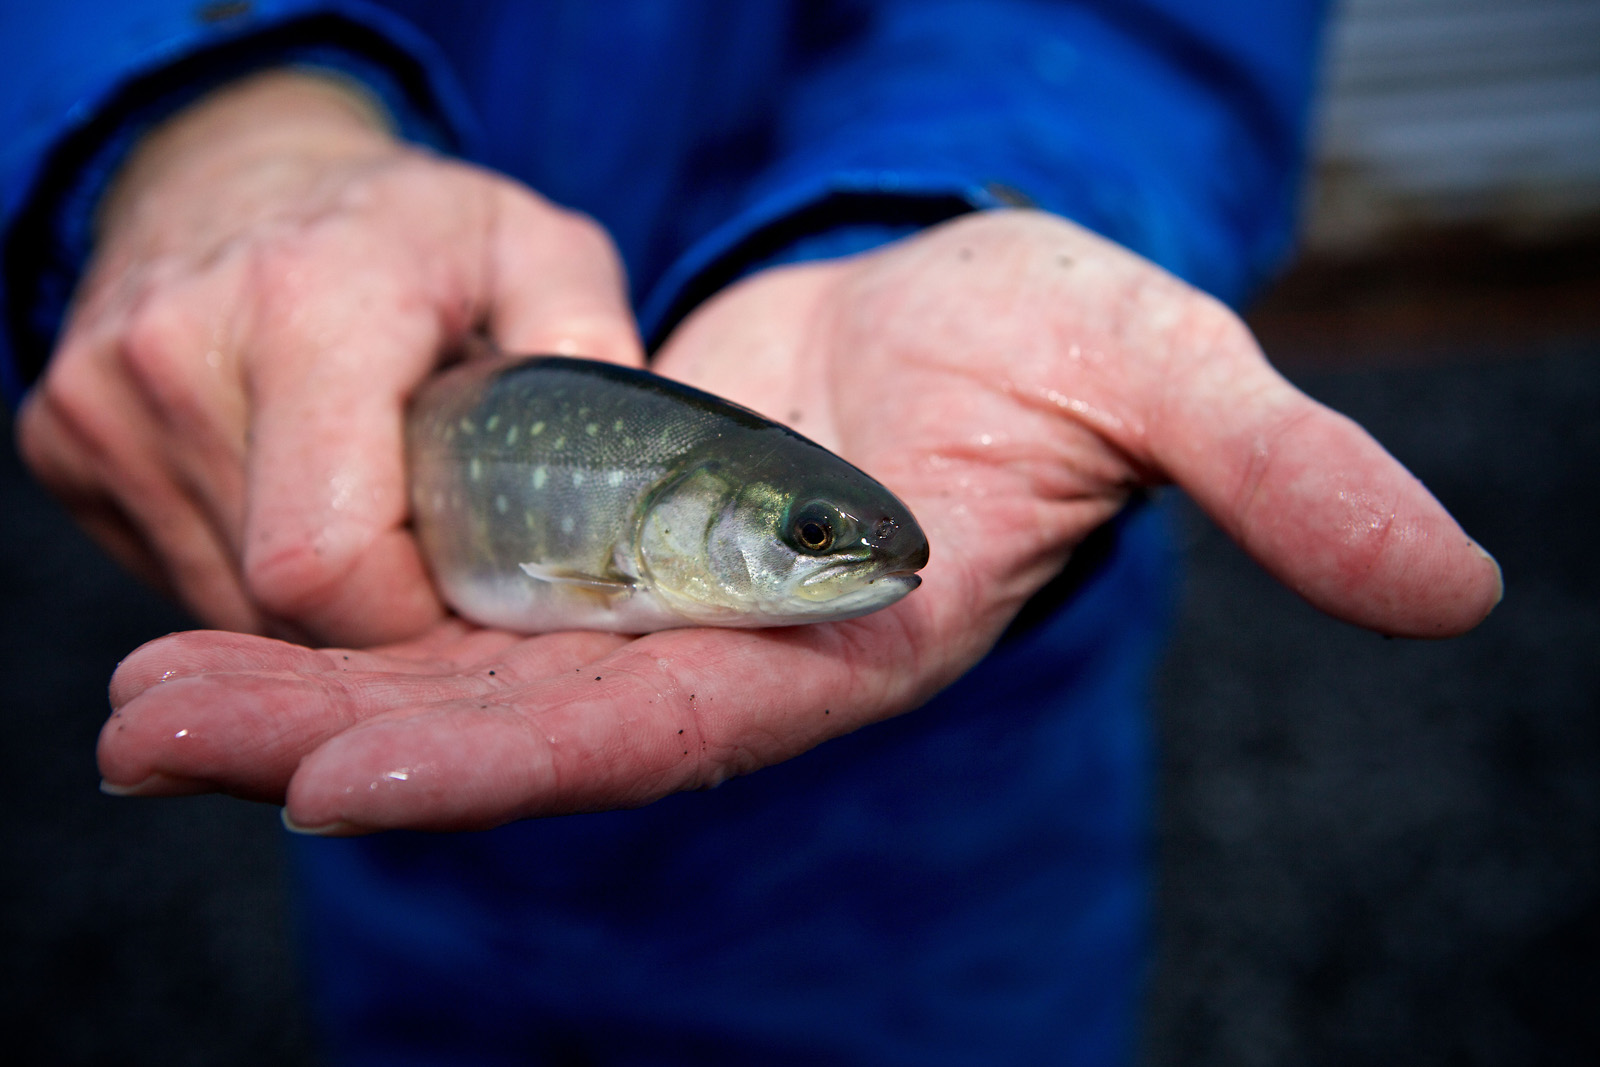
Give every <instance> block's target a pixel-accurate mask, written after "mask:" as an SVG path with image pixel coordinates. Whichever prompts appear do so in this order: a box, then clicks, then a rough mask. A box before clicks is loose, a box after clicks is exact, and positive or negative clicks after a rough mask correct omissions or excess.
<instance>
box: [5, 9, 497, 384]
mask: <svg viewBox="0 0 1600 1067" xmlns="http://www.w3.org/2000/svg"><path fill="white" fill-rule="evenodd" d="M3 21H4V26H3V32H0V392H3V393H4V395H5V396H6V397H7V399H9V400H11V401H13V402H15V401H16V400H17V399H18V398H19V397H20V395H21V392H22V390H23V389H24V388H25V387H26V385H27V384H28V383H29V382H30V381H31V380H32V379H33V378H34V377H36V376H37V374H38V372H39V370H40V369H41V368H42V367H43V366H44V362H45V360H46V359H47V358H48V356H49V352H50V349H51V348H52V347H53V345H54V342H55V335H56V332H57V331H58V329H59V327H60V323H61V320H62V318H63V316H64V314H65V311H66V307H67V303H68V301H69V300H70V298H71V294H72V290H73V288H74V287H75V285H76V283H77V280H78V275H79V273H80V272H81V271H82V268H83V265H84V262H85V260H86V259H87V256H88V252H89V248H90V243H91V237H92V234H91V227H92V219H93V208H94V204H95V202H96V200H97V198H98V196H99V194H100V192H101V191H103V187H104V185H105V183H106V182H107V181H108V180H109V178H110V175H111V173H112V172H113V171H114V170H115V168H116V167H117V165H118V164H119V163H120V162H121V160H122V158H123V157H124V155H125V154H126V152H127V150H128V149H129V147H130V146H131V145H132V143H133V142H134V141H135V140H136V139H137V138H138V137H139V135H140V134H142V133H143V132H144V131H145V130H147V129H149V127H150V126H151V125H153V124H154V123H156V122H158V121H159V120H160V119H161V118H163V117H165V116H166V115H168V114H170V113H172V112H173V111H174V110H176V109H177V108H179V107H181V106H183V105H184V104H185V103H187V102H189V101H191V100H193V99H195V98H196V97H197V96H199V95H200V94H201V93H203V92H205V91H206V90H208V89H210V88H212V87H214V86H216V85H218V84H220V83H221V82H223V81H226V80H228V79H230V78H235V77H238V76H240V75H241V74H244V73H248V72H249V71H251V70H254V69H262V68H266V67H269V66H284V65H305V66H310V67H315V68H318V69H322V70H327V71H335V72H339V73H341V74H343V75H345V76H348V77H351V78H354V79H357V80H359V81H360V82H361V83H363V84H364V85H365V86H366V87H367V88H368V89H369V90H371V91H372V92H373V93H375V94H376V96H377V98H378V100H379V102H380V103H381V104H383V105H384V106H385V107H386V109H387V110H388V111H389V113H390V114H391V115H392V116H394V118H395V120H396V123H397V125H398V126H399V128H400V132H401V133H402V134H403V135H404V136H407V137H409V138H411V139H413V140H416V141H418V142H423V143H428V144H432V145H435V146H437V147H440V148H444V149H454V148H457V147H459V146H460V145H461V144H462V143H463V142H464V141H467V140H470V139H471V138H472V136H473V135H474V128H473V123H472V120H471V118H470V117H469V116H470V111H469V108H468V107H467V106H466V104H465V101H464V100H463V99H462V97H461V94H460V93H459V91H458V90H457V89H456V88H455V86H454V85H453V83H452V82H451V81H450V80H449V78H448V74H447V64H445V63H444V62H442V61H441V59H440V58H439V56H438V54H437V51H436V49H434V47H433V46H432V44H431V43H430V42H429V41H428V40H427V39H426V38H425V37H423V36H421V35H420V34H418V33H416V32H415V31H414V30H412V29H411V28H410V27H409V26H407V25H406V24H405V23H404V22H403V21H402V20H400V19H397V18H395V17H393V16H392V15H390V14H389V13H388V12H387V11H386V10H385V9H384V8H382V7H379V6H375V5H372V4H366V3H360V2H343V0H334V2H328V0H318V2H313V0H233V2H230V0H222V2H216V3H209V4H206V3H199V4H197V3H194V2H185V0H122V2H111V0H77V2H71V0H66V2H62V3H56V4H27V5H23V4H17V5H12V6H10V7H8V9H7V11H6V13H5V16H4V20H3Z"/></svg>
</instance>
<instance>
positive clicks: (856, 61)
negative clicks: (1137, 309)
mask: <svg viewBox="0 0 1600 1067" xmlns="http://www.w3.org/2000/svg"><path fill="white" fill-rule="evenodd" d="M1321 6H1322V5H1321V3H1319V2H1318V0H1299V2H1294V0H1276V2H1273V3H1267V4H1261V3H1255V2H1249V0H1121V2H1119V0H1061V2H1057V3H1049V2H1043V0H1039V2H1024V0H1014V2H1012V0H986V2H981V3H980V2H976V0H967V2H953V0H879V2H876V3H871V2H865V0H861V2H847V0H832V2H811V3H802V2H800V0H772V2H766V3H762V2H751V0H673V2H668V0H610V2H604V0H594V2H591V3H577V2H568V3H561V2H549V3H533V2H528V3H514V2H511V0H483V2H477V3H472V2H457V3H452V4H445V3H437V2H429V0H388V2H385V3H360V2H355V0H349V2H347V0H219V2H213V3H197V2H195V0H184V2H178V0H116V2H114V0H99V2H96V0H77V2H59V3H55V4H48V5H46V4H34V5H26V6H23V5H11V6H10V7H9V8H8V10H7V11H6V13H5V14H4V15H0V60H3V65H0V72H3V73H0V79H3V80H4V92H0V241H3V245H0V381H3V383H4V385H5V387H6V390H7V392H8V393H9V394H10V395H11V396H12V397H13V398H15V397H16V396H17V395H19V391H20V390H21V389H23V388H25V386H26V384H27V383H28V382H29V381H31V380H32V378H33V377H35V376H36V375H37V373H38V370H39V368H40V367H41V366H42V365H43V362H44V360H45V359H46V358H47V356H48V352H49V349H50V345H51V343H52V340H53V338H54V335H55V333H56V331H57V330H58V328H59V324H60V318H61V315H62V312H63V308H64V307H65V303H66V300H67V299H68V297H69V296H70V293H71V290H72V286H73V285H74V284H75V281H76V277H77V274H78V272H79V271H80V270H81V267H82V264H83V261H84V257H85V255H86V253H87V251H88V234H89V227H88V219H89V217H90V212H91V210H92V207H93V204H94V202H95V199H96V197H97V196H98V194H99V192H100V190H101V189H102V188H103V187H104V184H105V182H106V180H107V177H108V175H109V174H110V173H112V171H113V170H114V169H115V167H116V165H117V163H118V161H119V160H120V159H121V158H122V156H123V154H124V153H125V152H126V150H127V148H128V146H129V145H130V144H131V143H132V142H133V140H135V139H136V138H137V136H138V135H139V133H140V132H141V131H143V130H144V129H147V128H148V127H149V125H150V124H152V123H154V122H156V121H159V119H160V118H161V117H162V116H164V115H165V114H168V113H170V111H171V110H173V109H174V108H176V107H179V106H182V104H183V103H185V102H187V101H188V100H190V99H193V98H194V96H195V95H197V94H198V93H200V92H203V91H204V90H205V88H207V87H208V86H210V85H214V84H216V83H218V82H220V81H222V80H225V79H227V78H229V77H234V76H237V75H238V74H239V73H241V72H243V71H246V70H249V69H252V68H258V67H263V66H272V65H279V64H284V63H298V64H308V65H312V66H319V67H327V68H332V69H337V70H341V71H344V72H346V73H348V74H350V75H353V76H355V77H358V78H360V79H362V80H363V81H364V82H366V83H367V84H368V85H369V86H370V87H371V88H372V89H373V90H374V91H375V92H377V93H378V94H379V96H380V97H381V98H382V99H383V100H384V101H385V103H386V104H387V105H388V107H389V109H390V110H391V112H393V113H394V115H395V116H396V117H397V119H398V121H399V124H400V127H401V129H402V132H403V133H404V134H405V135H406V136H408V137H411V138H413V139H415V140H418V141H422V142H425V143H429V144H432V145H434V146H436V147H438V148H440V149H441V150H445V151H450V152H456V153H460V154H462V155H464V156H467V157H469V158H472V159H475V160H477V161H480V162H482V163H485V164H487V165H489V166H492V167H495V168H498V169H500V170H503V171H505V172H507V173H509V174H511V175H513V176H515V177H517V178H519V179H521V180H523V181H524V182H526V183H528V184H529V185H531V186H533V187H535V188H537V189H538V190H539V191H541V192H542V193H544V194H546V195H547V196H549V197H551V198H552V199H554V200H556V201H558V202H561V203H564V204H567V205H569V206H573V207H576V208H580V209H582V210H584V211H586V212H588V213H589V214H591V215H593V216H594V217H595V218H596V219H598V220H599V221H600V222H601V223H602V224H604V225H605V226H606V228H607V229H608V230H609V231H610V232H611V234H612V236H613V237H614V239H615V240H616V242H617V244H618V245H619V247H620V249H621V251H622V255H623V258H624V260H625V262H626V264H627V267H628V271H629V276H630V279H631V283H632V286H633V291H634V293H635V296H636V300H637V309H638V312H639V315H640V319H641V323H642V325H643V327H644V330H645V332H646V335H647V337H651V338H659V337H660V336H662V335H663V334H664V332H665V331H667V330H668V329H670V328H671V326H672V324H673V323H674V322H675V321H676V320H677V319H679V318H681V317H682V315H684V314H685V313H686V312H687V311H688V310H690V309H691V308H692V307H693V306H694V305H695V303H696V302H698V301H699V300H702V299H704V298H705V297H706V296H707V295H708V294H710V293H712V292H715V291H716V289H717V288H718V287H720V286H721V285H723V284H725V283H726V282H727V281H729V280H730V279H732V278H735V277H737V276H739V275H740V274H741V273H743V272H746V271H748V270H751V269H753V268H755V267H758V266H761V265H763V264H767V263H772V262H775V261H779V260H783V259H790V258H797V257H814V256H818V255H826V254H830V253H835V252H843V251H850V250H856V249H859V248H862V247H866V246H870V245H872V244H874V243H877V242H881V241H883V240H886V239H889V238H892V237H894V236H896V235H899V234H902V233H905V232H908V231H909V230H911V229H914V228H916V227H919V226H923V225H927V224H930V223H934V222H937V221H940V220H942V219H944V218H948V217H950V216H953V215H955V214H959V213H961V212H964V211H968V210H973V209H981V208H983V207H987V206H993V205H997V204H1004V203H1015V202H1023V201H1025V202H1031V203H1034V204H1037V205H1039V206H1041V207H1044V208H1046V209H1049V210H1052V211H1055V212H1057V213H1059V214H1062V215H1065V216H1068V217H1071V218H1074V219H1076V220H1078V221H1079V222H1082V223H1084V224H1085V225H1087V226H1089V227H1091V228H1093V229H1096V230H1098V231H1100V232H1101V233H1104V234H1106V235H1108V236H1110V237H1111V238H1113V239H1115V240H1117V241H1119V242H1121V243H1123V244H1125V245H1127V246H1129V247H1131V248H1133V249H1134V250H1135V251H1138V252H1140V253H1142V254H1143V255H1145V256H1147V257H1149V258H1151V259H1153V260H1154V261H1156V262H1157V263H1160V264H1162V265H1163V266H1165V267H1167V268H1168V269H1170V270H1172V271H1174V272H1175V273H1177V274H1179V275H1180V276H1183V277H1185V278H1187V279H1188V280H1190V281H1191V282H1193V283H1195V284H1197V285H1199V286H1201V287H1202V288H1205V289H1208V290H1210V291H1211V292H1213V293H1215V294H1217V295H1219V296H1221V297H1222V298H1223V299H1225V300H1228V301H1230V302H1237V301H1238V300H1240V299H1241V298H1242V297H1243V296H1244V295H1245V294H1246V293H1247V292H1248V290H1249V289H1250V287H1251V286H1252V285H1253V284H1255V283H1256V282H1258V281H1259V280H1260V279H1261V278H1262V276H1263V274H1264V273H1265V272H1266V271H1267V270H1269V269H1270V268H1271V267H1272V266H1273V265H1274V264H1275V263H1276V262H1277V260H1278V259H1279V257H1280V256H1281V255H1282V254H1283V252H1284V250H1285V248H1286V246H1287V244H1288V240H1289V235H1290V232H1291V223H1292V216H1293V205H1294V199H1295V179H1296V176H1297V168H1298V164H1299V161H1300V155H1301V150H1302V130H1303V127H1304V117H1305V112H1306V108H1307V102H1308V98H1309V93H1310V86H1311V73H1312V69H1313V59H1314V54H1313V53H1314V49H1315V45H1316V29H1317V25H1318V20H1319V15H1320V8H1321ZM1160 527H1161V515H1160V512H1159V509H1143V510H1142V511H1138V512H1136V513H1134V514H1133V515H1131V516H1130V517H1128V518H1127V519H1125V520H1124V521H1122V522H1121V523H1120V524H1119V526H1118V528H1117V531H1116V536H1115V537H1114V538H1108V539H1106V545H1107V550H1106V552H1105V558H1104V559H1103V561H1101V562H1100V563H1099V565H1098V567H1097V568H1095V569H1093V571H1092V573H1090V574H1089V575H1088V576H1087V578H1086V579H1085V580H1084V581H1083V583H1082V584H1081V585H1080V586H1079V587H1078V588H1077V589H1076V591H1075V593H1074V595H1073V596H1072V597H1071V598H1070V599H1069V600H1068V601H1067V603H1066V606H1065V608H1064V609H1062V610H1059V611H1056V612H1054V613H1053V614H1052V615H1050V616H1049V617H1048V618H1047V620H1046V621H1045V622H1043V623H1041V624H1039V625H1037V626H1035V627H1033V628H1032V629H1029V630H1027V631H1026V632H1023V633H1020V634H1017V635H1014V636H1012V637H1010V638H1008V639H1007V640H1006V641H1005V642H1003V643H1002V645H1001V646H1000V648H999V649H998V650H997V651H996V652H995V653H994V654H992V655H991V656H990V657H989V659H988V660H986V661H985V662H984V663H983V664H981V665H980V666H979V667H977V668H976V669H974V671H973V672H971V673H970V674H969V675H968V676H967V677H966V678H964V679H963V680H962V681H961V682H959V683H957V685H956V686H954V687H952V688H951V689H950V690H948V691H947V692H946V693H944V694H943V695H941V696H940V697H939V698H937V699H936V700H935V701H934V702H933V703H932V704H930V705H929V706H928V707H926V708H924V709H922V710H920V711H918V712H917V713H915V714H913V715H909V716H905V717H903V718H901V719H898V720H895V721H893V722H890V723H885V724H882V725H880V726H877V727H874V728H872V729H869V730H864V731H861V732H860V733H858V734H855V735H852V736H851V737H848V738H843V739H840V740H838V741H835V742H832V743H830V744H828V745H825V746H823V747H822V748H820V749H818V750H816V751H814V752H812V753H809V754H807V755H806V756H804V757H801V758H799V759H796V760H793V761H790V762H789V763H786V764H784V765H781V766H779V767H774V768H770V769H768V770H765V771H763V772H761V773H759V774H756V775H753V776H751V777H749V778H746V779H740V780H736V781H733V782H729V783H727V784H725V785H724V786H722V787H720V788H719V789H717V790H714V791H712V792H710V793H705V794H695V795H685V796H678V797H672V798H669V799H668V800H665V801H662V802H660V803H657V804H655V805H652V806H650V807H649V808H646V809H643V810H641V811H636V812H619V813H610V814H605V815H593V816H581V817H573V818H566V819H556V820H545V821H540V822H529V823H522V824H518V825H514V826H510V827H505V828H502V829H501V830H498V831H494V832H491V833H487V834H475V835H459V836H453V837H427V836H420V835H408V834H389V835H384V836H382V837H379V838H375V839H367V840H360V841H310V842H304V843H302V844H301V845H300V846H299V847H298V852H297V858H298V862H299V869H300V872H301V874H302V876H303V878H302V882H303V885H304V889H305V891H304V894H303V902H304V907H305V923H304V925H305V927H306V930H307V932H308V952H309V954H310V958H311V960H312V961H313V964H314V965H315V966H314V970H315V974H314V982H313V988H314V990H315V993H316V1001H317V1004H318V1006H319V1011H320V1013H321V1017H322V1020H323V1023H324V1028H325V1033H326V1034H327V1035H328V1039H329V1041H330V1043H331V1048H332V1049H333V1051H334V1052H335V1053H336V1054H337V1055H338V1056H339V1057H341V1058H343V1059H345V1060H349V1061H351V1062H366V1061H370V1062H374V1063H378V1062H382V1063H384V1064H387V1065H391V1067H392V1065H394V1064H407V1063H474V1062H482V1063H499V1062H507V1063H511V1062H519V1063H526V1062H543V1060H541V1058H540V1057H546V1058H548V1060H549V1061H550V1062H600V1063H610V1062H621V1063H680V1062H681V1063H704V1062H762V1063H790V1062H792V1063H848V1062H860V1063H872V1064H894V1063H908V1064H910V1063H915V1064H936V1063H945V1062H949V1063H1007V1064H1021V1063H1049V1064H1069V1063H1110V1062H1117V1061H1118V1060H1119V1059H1122V1058H1125V1056H1126V1054H1127V1052H1128V1049H1129V1040H1130V1036H1131V1031H1132V1025H1133V1023H1132V1020H1133V1017H1134V1016H1133V1009H1134V1004H1135V999H1136V998H1135V995H1136V992H1137V989H1138V983H1139V975H1140V973H1141V972H1140V968H1141V966H1142V962H1141V961H1142V950H1143V937H1144V908H1145V891H1146V863H1145V855H1144V849H1145V834H1146V829H1145V828H1146V823H1147V817H1146V816H1147V812H1146V806H1147V803H1148V796H1147V794H1148V788H1147V787H1148V781H1147V766H1148V751H1147V747H1148V746H1147V740H1146V737H1145V732H1146V719H1145V713H1144V710H1143V703H1144V686H1145V679H1146V677H1147V675H1148V673H1149V670H1150V667H1151V663H1152V660H1153V656H1154V652H1155V648H1156V646H1157V639H1158V636H1159V633H1160V630H1161V623H1162V619H1163V617H1164V613H1165V606H1166V602H1167V590H1168V588H1169V567H1168V562H1167V559H1166V555H1165V551H1164V547H1163V546H1164V539H1163V537H1162V533H1161V529H1160Z"/></svg>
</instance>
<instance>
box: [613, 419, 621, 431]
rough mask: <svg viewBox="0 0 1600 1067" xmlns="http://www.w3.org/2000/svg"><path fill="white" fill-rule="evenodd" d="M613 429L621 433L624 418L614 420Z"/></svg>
mask: <svg viewBox="0 0 1600 1067" xmlns="http://www.w3.org/2000/svg"><path fill="white" fill-rule="evenodd" d="M611 430H612V432H613V433H621V432H622V420H621V419H618V420H617V421H616V422H613V423H612V424H611Z"/></svg>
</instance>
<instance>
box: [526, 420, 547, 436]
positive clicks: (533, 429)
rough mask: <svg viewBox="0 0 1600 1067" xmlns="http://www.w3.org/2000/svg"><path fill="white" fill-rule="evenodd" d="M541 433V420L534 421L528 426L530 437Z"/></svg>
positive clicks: (542, 431)
mask: <svg viewBox="0 0 1600 1067" xmlns="http://www.w3.org/2000/svg"><path fill="white" fill-rule="evenodd" d="M542 433H544V423H542V422H536V423H534V424H533V425H532V426H529V427H528V434H529V436H531V437H538V436H539V435H540V434H542Z"/></svg>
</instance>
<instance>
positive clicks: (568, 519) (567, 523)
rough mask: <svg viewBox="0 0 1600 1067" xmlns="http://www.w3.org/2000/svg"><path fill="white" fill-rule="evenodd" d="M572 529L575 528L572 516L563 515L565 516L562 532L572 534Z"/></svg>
mask: <svg viewBox="0 0 1600 1067" xmlns="http://www.w3.org/2000/svg"><path fill="white" fill-rule="evenodd" d="M572 527H573V522H572V516H571V515H563V516H561V532H562V533H571V532H572Z"/></svg>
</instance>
